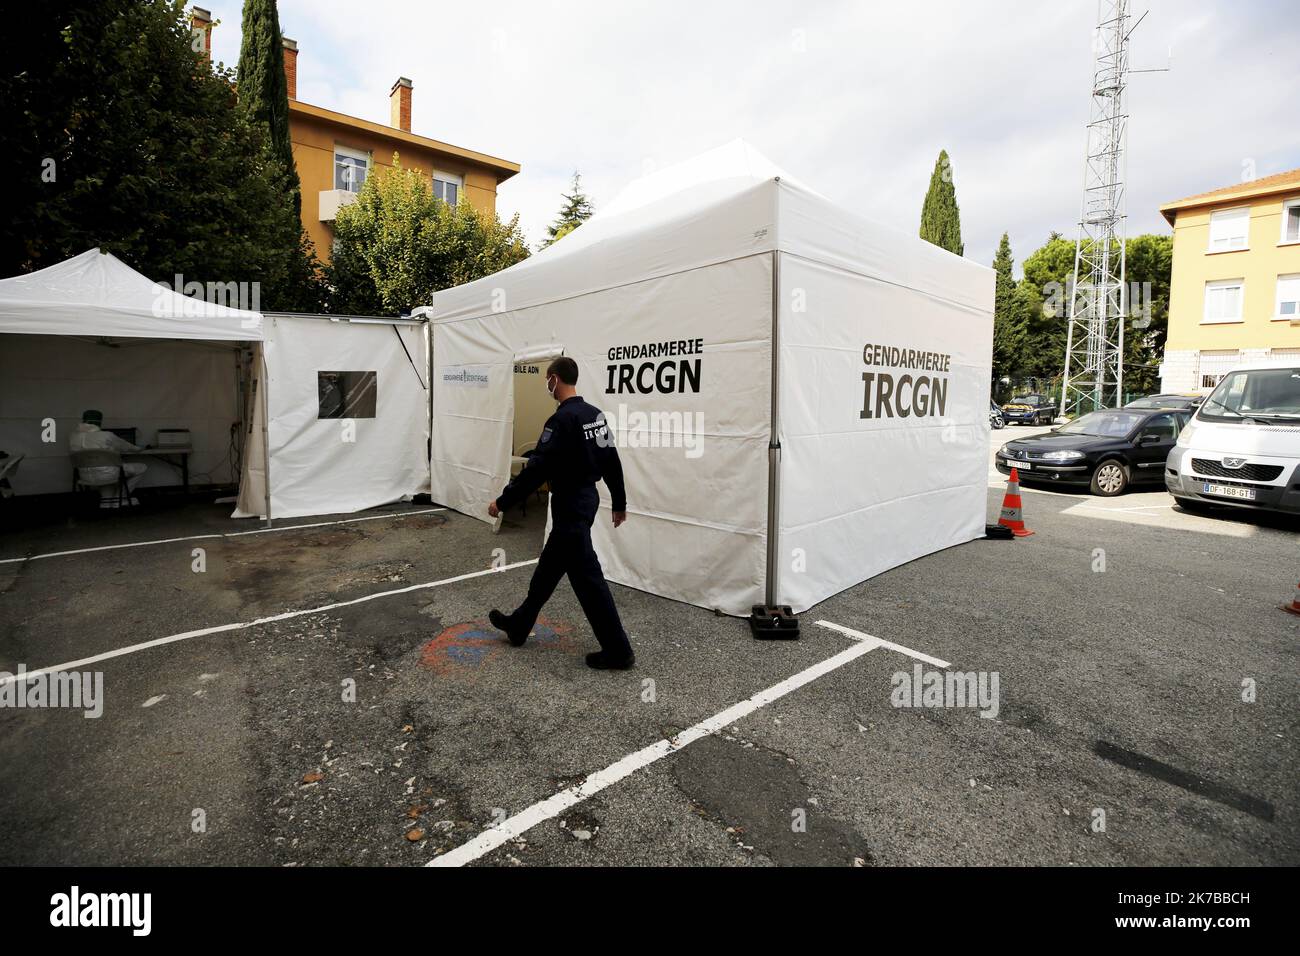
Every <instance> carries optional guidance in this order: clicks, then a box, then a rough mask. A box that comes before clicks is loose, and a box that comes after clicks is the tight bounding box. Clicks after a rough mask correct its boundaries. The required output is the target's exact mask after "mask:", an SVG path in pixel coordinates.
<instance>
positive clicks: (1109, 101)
mask: <svg viewBox="0 0 1300 956" xmlns="http://www.w3.org/2000/svg"><path fill="white" fill-rule="evenodd" d="M1128 22H1129V4H1128V0H1099V2H1098V4H1097V28H1096V32H1095V34H1094V36H1093V48H1094V54H1095V55H1094V57H1093V76H1092V108H1091V111H1090V113H1089V116H1088V146H1087V152H1086V154H1085V157H1084V172H1083V201H1082V204H1081V208H1080V213H1079V241H1078V244H1077V246H1076V248H1075V253H1074V282H1073V287H1072V288H1071V289H1070V290H1069V300H1070V318H1069V325H1068V331H1067V333H1066V346H1065V380H1064V385H1063V387H1062V389H1061V414H1062V415H1066V414H1082V413H1084V412H1090V411H1093V410H1095V409H1098V408H1112V407H1114V406H1117V405H1119V404H1121V400H1122V398H1123V393H1124V316H1125V314H1126V312H1127V311H1128V308H1127V307H1128V295H1127V286H1126V283H1125V278H1126V276H1125V259H1124V224H1125V222H1124V221H1125V212H1124V178H1125V175H1124V174H1125V166H1126V162H1125V160H1126V155H1125V149H1124V147H1125V145H1126V143H1127V139H1128V114H1127V113H1126V112H1125V99H1124V93H1125V89H1126V87H1127V85H1128V74H1129V60H1128V38H1129V34H1131V33H1132V32H1133V31H1132V30H1131V29H1130V28H1129V25H1128Z"/></svg>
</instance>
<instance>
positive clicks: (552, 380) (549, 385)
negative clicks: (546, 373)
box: [546, 375, 560, 398]
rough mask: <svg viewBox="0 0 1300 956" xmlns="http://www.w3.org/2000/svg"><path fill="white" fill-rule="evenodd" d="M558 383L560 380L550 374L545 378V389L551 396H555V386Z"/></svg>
mask: <svg viewBox="0 0 1300 956" xmlns="http://www.w3.org/2000/svg"><path fill="white" fill-rule="evenodd" d="M559 384H560V380H559V378H557V377H556V376H554V375H552V376H550V377H549V378H547V380H546V391H547V393H548V394H549V395H550V396H551V398H554V397H555V386H556V385H559Z"/></svg>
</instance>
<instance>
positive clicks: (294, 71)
mask: <svg viewBox="0 0 1300 956" xmlns="http://www.w3.org/2000/svg"><path fill="white" fill-rule="evenodd" d="M281 39H282V41H283V42H284V79H285V83H286V84H288V87H289V99H291V100H296V99H297V98H298V41H297V40H290V39H289V38H288V37H282V38H281Z"/></svg>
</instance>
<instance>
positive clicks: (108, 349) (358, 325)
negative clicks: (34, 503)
mask: <svg viewBox="0 0 1300 956" xmlns="http://www.w3.org/2000/svg"><path fill="white" fill-rule="evenodd" d="M241 291H242V290H241V288H240V287H239V286H238V285H237V284H234V285H230V286H228V287H217V288H215V289H211V288H205V292H207V293H208V294H212V293H213V292H215V294H217V295H219V296H223V297H232V296H233V297H236V298H240V297H241V296H240V293H241ZM251 297H252V296H251V294H250V295H248V296H243V298H251ZM0 343H3V344H0V448H3V449H4V450H5V451H7V452H9V453H10V454H11V455H16V454H22V455H24V456H25V457H24V459H23V463H22V467H21V469H19V471H18V473H17V474H16V475H15V476H14V478H13V483H14V487H15V491H16V492H17V493H18V494H42V493H57V492H63V491H67V490H69V489H70V488H71V483H72V477H71V472H72V469H71V463H70V460H69V458H68V442H67V436H68V435H69V434H70V432H71V429H72V428H73V427H74V426H75V424H76V422H77V421H78V420H79V416H80V414H81V411H82V410H83V409H86V408H98V409H101V410H103V411H104V413H105V416H106V417H105V424H106V425H108V426H112V425H132V426H140V427H142V428H143V434H141V435H140V436H138V439H137V443H146V442H148V441H150V440H151V439H152V437H153V436H152V434H151V431H150V428H151V427H152V428H160V429H161V428H164V427H184V428H187V429H188V430H189V432H190V434H191V440H192V443H193V449H194V450H193V454H192V456H191V462H190V470H191V473H192V474H194V475H196V476H199V477H201V478H204V479H208V480H211V481H213V482H224V481H233V480H236V479H238V480H239V481H240V496H239V507H238V508H237V509H236V512H235V514H236V516H239V517H247V516H262V517H268V518H269V517H299V516H307V515H317V514H330V513H337V512H349V511H359V510H361V509H364V508H369V507H374V506H375V505H380V504H386V503H388V502H391V501H394V500H397V499H399V498H401V497H403V496H405V495H410V494H417V493H420V492H422V491H427V490H428V460H427V456H426V447H427V444H426V443H427V438H428V408H429V405H428V387H427V383H428V374H427V354H428V353H427V340H426V337H425V334H424V331H423V323H422V322H418V321H403V320H385V319H372V318H355V317H348V318H340V317H335V318H332V319H331V318H326V317H320V316H295V315H283V314H267V315H266V316H265V317H264V316H263V314H262V313H261V312H257V311H252V310H244V309H238V308H233V307H230V306H225V305H221V304H217V303H213V302H209V301H205V300H203V299H199V298H192V297H190V296H187V295H182V294H180V293H178V292H176V291H174V290H173V289H171V288H169V287H168V286H166V285H165V284H162V283H155V282H153V281H151V280H150V279H148V278H147V277H145V276H143V275H141V274H140V273H138V272H136V271H135V270H134V269H132V268H131V267H130V266H128V265H126V264H125V263H123V262H121V261H120V260H119V259H117V258H116V257H115V256H113V255H110V254H108V253H102V252H100V251H99V250H98V249H91V250H89V251H88V252H84V253H82V254H81V255H79V256H74V257H73V258H72V259H69V260H67V261H66V262H61V263H58V264H57V265H53V266H50V267H49V268H46V269H41V270H39V271H37V272H33V273H30V274H28V275H21V276H14V277H12V278H8V279H3V280H0ZM264 382H265V383H267V387H265V388H264V387H263V383H264ZM349 388H350V389H351V391H352V393H353V395H352V398H354V399H355V400H352V401H349V402H348V403H347V404H346V405H342V404H339V403H338V402H334V403H333V404H331V395H342V394H343V392H344V390H346V389H349ZM345 416H346V417H345ZM51 420H52V421H53V423H54V427H53V429H51V428H49V427H47V424H46V423H47V422H49V421H51ZM268 439H269V441H268ZM268 445H269V447H270V467H269V469H268V466H267V452H266V449H267V447H268ZM234 460H239V461H240V462H241V467H240V470H239V471H238V472H237V473H236V472H234V471H233V470H232V462H233V461H234ZM155 467H157V470H158V472H159V475H158V479H157V480H158V481H160V482H161V481H165V482H167V483H175V480H176V479H175V476H174V475H173V474H172V473H170V472H169V471H168V470H167V467H166V466H155ZM268 472H269V475H270V482H269V493H268V482H267V475H268ZM152 473H153V468H151V472H150V474H152ZM145 483H146V484H149V483H150V482H149V481H148V480H146V482H145Z"/></svg>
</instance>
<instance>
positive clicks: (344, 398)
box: [316, 372, 379, 418]
mask: <svg viewBox="0 0 1300 956" xmlns="http://www.w3.org/2000/svg"><path fill="white" fill-rule="evenodd" d="M378 392H379V380H378V378H377V377H376V375H375V373H374V372H317V373H316V396H317V398H318V400H319V411H318V412H317V414H316V417H317V418H374V417H375V399H376V396H377V395H378Z"/></svg>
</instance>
